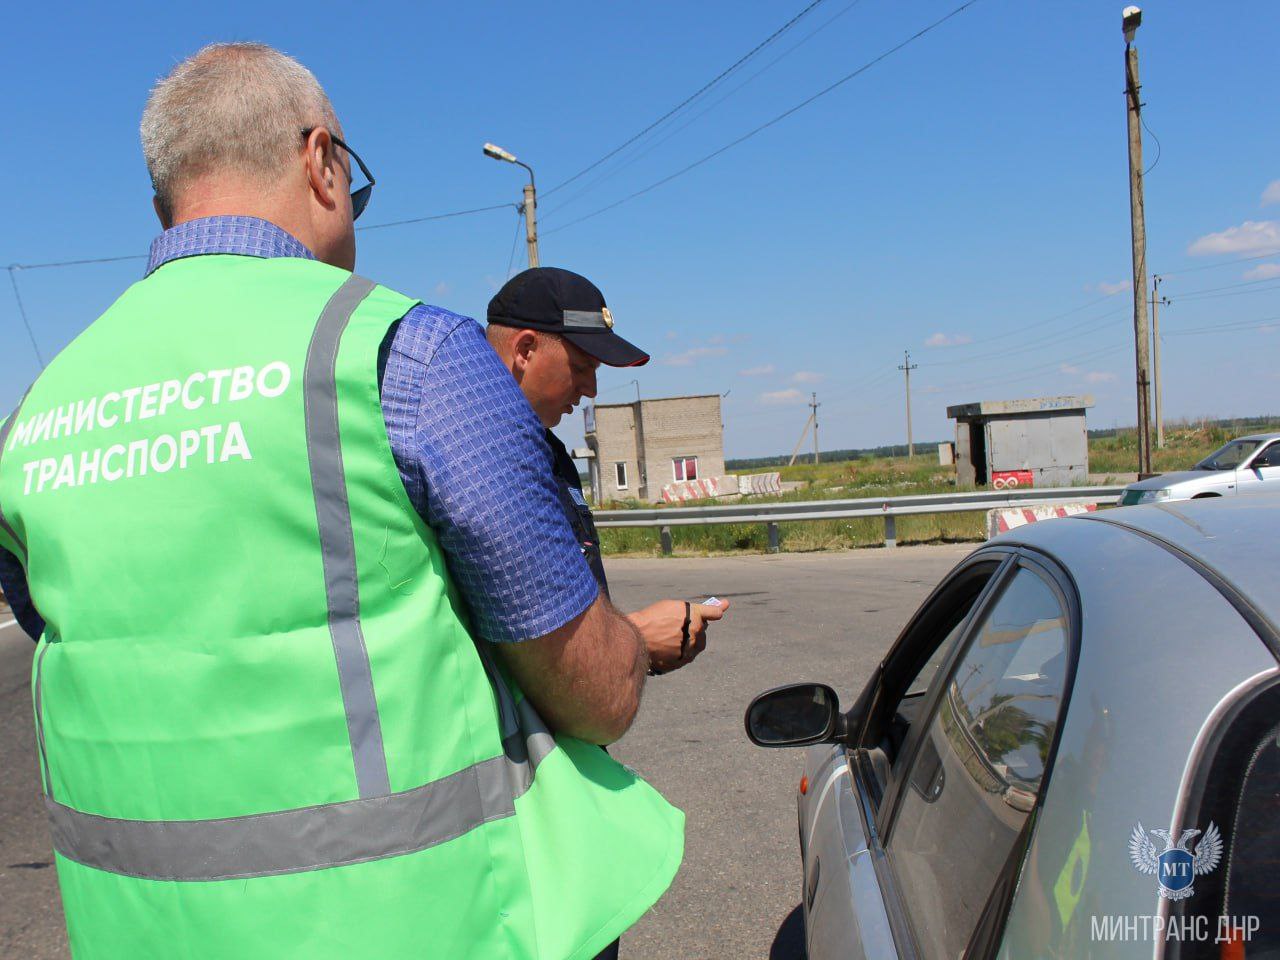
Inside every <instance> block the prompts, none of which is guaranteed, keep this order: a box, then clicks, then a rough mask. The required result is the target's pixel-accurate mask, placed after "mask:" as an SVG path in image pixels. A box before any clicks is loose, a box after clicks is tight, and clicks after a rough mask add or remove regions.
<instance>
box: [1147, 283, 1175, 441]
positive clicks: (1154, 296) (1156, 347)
mask: <svg viewBox="0 0 1280 960" xmlns="http://www.w3.org/2000/svg"><path fill="white" fill-rule="evenodd" d="M1160 279H1161V278H1160V276H1159V275H1158V274H1157V275H1156V276H1153V277H1152V278H1151V353H1152V358H1151V359H1152V361H1153V363H1152V371H1153V373H1154V374H1155V376H1154V377H1153V382H1152V384H1151V386H1152V388H1153V392H1154V394H1155V402H1156V447H1157V448H1158V449H1160V450H1163V449H1164V409H1163V406H1164V404H1163V398H1162V397H1161V395H1160V304H1162V303H1163V304H1164V305H1165V306H1166V307H1167V306H1169V305H1170V304H1171V303H1173V301H1172V300H1170V299H1169V298H1168V297H1162V296H1160Z"/></svg>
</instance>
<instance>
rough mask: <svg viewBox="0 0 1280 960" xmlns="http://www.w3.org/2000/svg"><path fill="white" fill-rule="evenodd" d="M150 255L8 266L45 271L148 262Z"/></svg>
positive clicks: (12, 269) (12, 268) (11, 268)
mask: <svg viewBox="0 0 1280 960" xmlns="http://www.w3.org/2000/svg"><path fill="white" fill-rule="evenodd" d="M146 259H148V254H145V253H134V254H130V255H129V256H127V257H94V258H92V259H89V260H53V261H50V262H48V263H11V264H9V266H8V268H7V269H8V270H9V271H11V272H12V271H14V270H45V269H47V268H49V267H81V266H84V265H85V264H89V263H118V262H120V261H122V260H146Z"/></svg>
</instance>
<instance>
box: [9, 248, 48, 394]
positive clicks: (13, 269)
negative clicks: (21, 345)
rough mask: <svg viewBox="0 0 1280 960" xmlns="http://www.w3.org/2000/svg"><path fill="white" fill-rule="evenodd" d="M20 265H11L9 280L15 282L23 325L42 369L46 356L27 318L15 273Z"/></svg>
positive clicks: (14, 288) (14, 295) (16, 298)
mask: <svg viewBox="0 0 1280 960" xmlns="http://www.w3.org/2000/svg"><path fill="white" fill-rule="evenodd" d="M18 269H19V268H18V267H9V282H10V283H12V284H13V298H14V299H15V300H17V301H18V314H19V315H20V316H21V317H22V325H23V326H24V327H26V328H27V336H28V337H30V338H31V349H32V350H34V351H35V352H36V359H37V360H39V361H40V369H41V370H43V369H44V367H45V363H44V356H43V355H42V354H41V353H40V345H39V344H38V343H36V335H35V332H34V331H33V330H32V329H31V321H29V320H28V319H27V308H26V307H25V306H23V304H22V294H21V293H19V292H18V278H17V276H15V274H16V273H17V271H18Z"/></svg>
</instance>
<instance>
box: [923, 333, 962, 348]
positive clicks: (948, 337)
mask: <svg viewBox="0 0 1280 960" xmlns="http://www.w3.org/2000/svg"><path fill="white" fill-rule="evenodd" d="M966 343H973V337H971V336H969V335H968V334H964V333H935V334H934V335H933V336H932V337H930V338H929V339H928V340H926V341H925V342H924V345H925V346H926V347H960V346H963V345H964V344H966Z"/></svg>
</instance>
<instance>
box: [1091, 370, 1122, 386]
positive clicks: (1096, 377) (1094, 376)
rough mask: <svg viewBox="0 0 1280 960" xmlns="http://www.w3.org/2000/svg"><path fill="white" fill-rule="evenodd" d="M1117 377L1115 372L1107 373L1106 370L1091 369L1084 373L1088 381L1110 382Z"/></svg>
mask: <svg viewBox="0 0 1280 960" xmlns="http://www.w3.org/2000/svg"><path fill="white" fill-rule="evenodd" d="M1115 378H1116V375H1115V374H1114V373H1107V372H1106V371H1104V370H1091V371H1089V372H1088V373H1086V374H1085V375H1084V379H1085V382H1086V383H1110V382H1111V381H1112V380H1114V379H1115Z"/></svg>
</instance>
